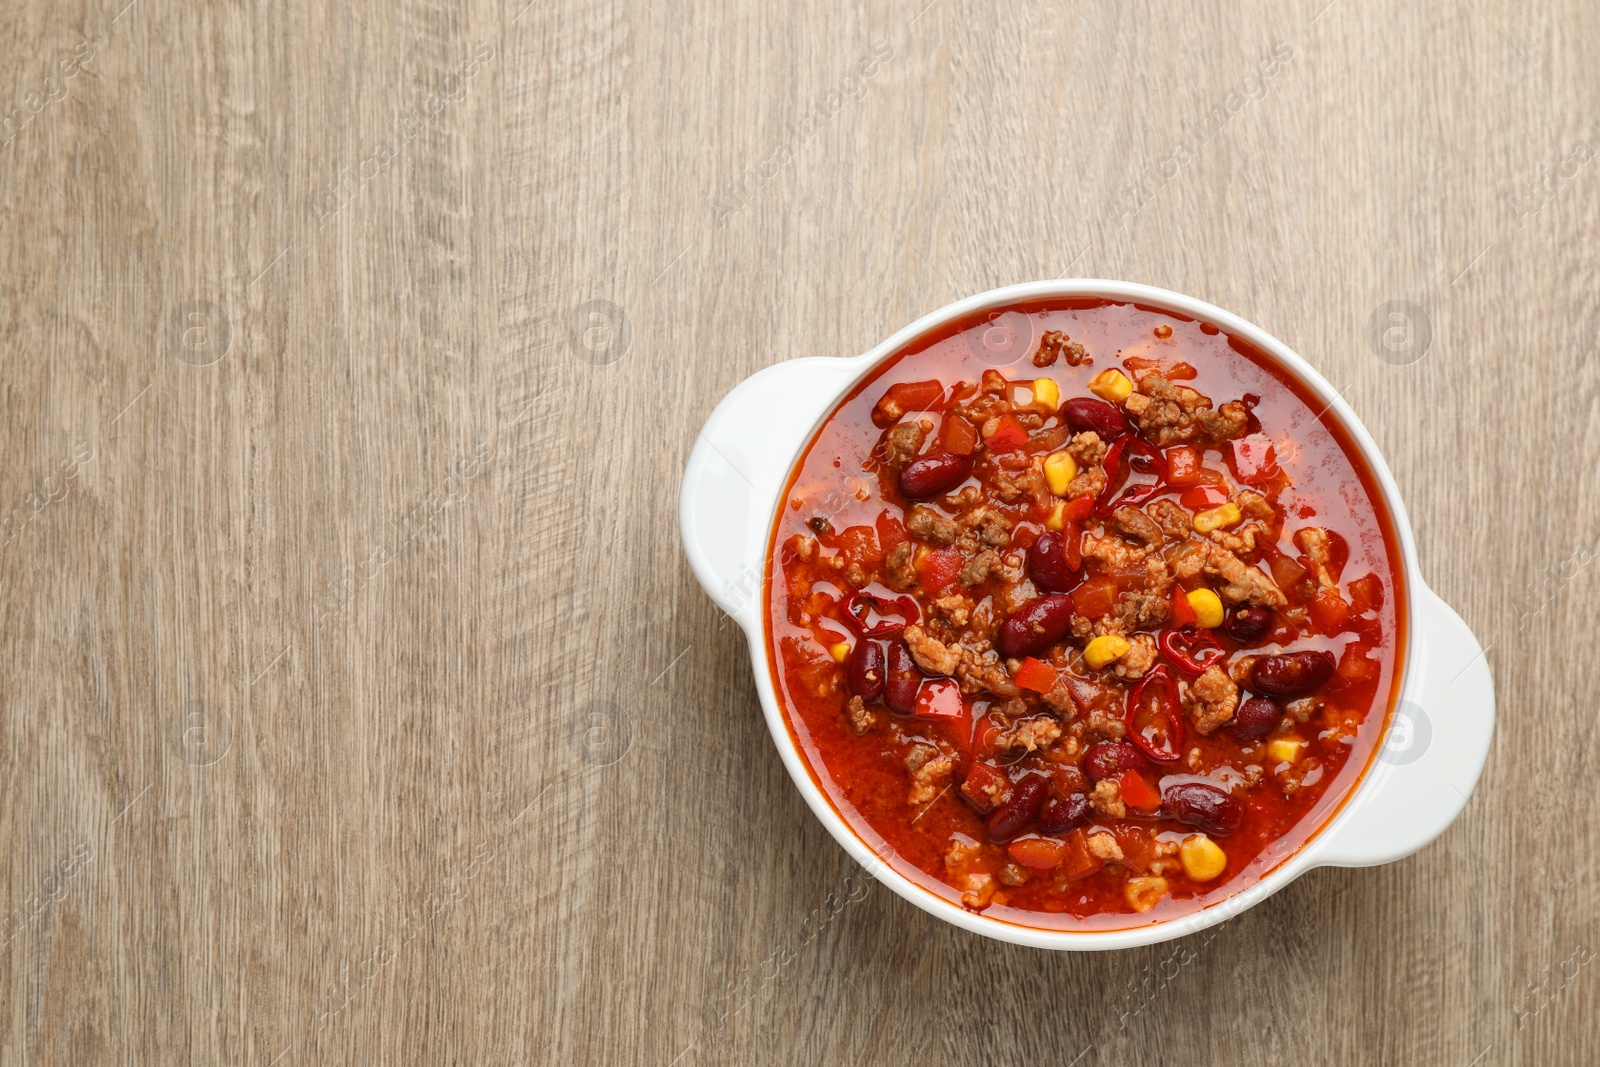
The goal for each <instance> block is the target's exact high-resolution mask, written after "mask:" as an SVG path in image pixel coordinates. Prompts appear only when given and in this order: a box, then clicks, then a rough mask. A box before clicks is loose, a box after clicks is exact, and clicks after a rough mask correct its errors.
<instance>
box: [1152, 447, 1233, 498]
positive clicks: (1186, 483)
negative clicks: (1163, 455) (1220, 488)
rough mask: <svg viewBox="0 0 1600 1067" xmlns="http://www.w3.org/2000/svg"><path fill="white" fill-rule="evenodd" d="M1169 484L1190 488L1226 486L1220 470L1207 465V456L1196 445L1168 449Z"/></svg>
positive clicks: (1225, 480)
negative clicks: (1197, 486)
mask: <svg viewBox="0 0 1600 1067" xmlns="http://www.w3.org/2000/svg"><path fill="white" fill-rule="evenodd" d="M1167 482H1168V484H1170V485H1176V486H1181V487H1184V488H1188V487H1190V486H1196V485H1226V484H1227V479H1226V478H1224V477H1223V476H1222V472H1221V471H1219V470H1212V469H1211V468H1210V467H1207V466H1206V465H1205V454H1204V453H1203V452H1202V451H1201V450H1200V449H1198V448H1196V447H1195V446H1194V445H1174V446H1173V447H1171V448H1169V449H1167Z"/></svg>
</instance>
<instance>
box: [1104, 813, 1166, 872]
mask: <svg viewBox="0 0 1600 1067" xmlns="http://www.w3.org/2000/svg"><path fill="white" fill-rule="evenodd" d="M1111 836H1112V837H1114V838H1116V839H1117V845H1118V846H1119V847H1120V848H1121V849H1122V863H1123V866H1125V867H1127V868H1128V869H1129V870H1131V871H1133V872H1134V873H1135V874H1144V873H1145V872H1146V871H1148V870H1149V869H1150V865H1151V864H1152V863H1154V862H1155V860H1156V843H1155V841H1154V840H1152V839H1151V837H1150V832H1149V831H1148V830H1146V829H1145V828H1144V827H1142V826H1131V825H1129V824H1128V823H1118V824H1117V825H1116V826H1113V827H1112V828H1111Z"/></svg>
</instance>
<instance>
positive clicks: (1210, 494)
mask: <svg viewBox="0 0 1600 1067" xmlns="http://www.w3.org/2000/svg"><path fill="white" fill-rule="evenodd" d="M1227 502H1228V491H1227V490H1226V489H1224V488H1222V487H1221V486H1216V485H1197V486H1195V487H1194V488H1193V489H1186V490H1184V492H1183V495H1181V496H1179V497H1178V503H1180V504H1182V505H1183V506H1184V507H1186V508H1188V509H1189V510H1190V511H1204V510H1205V509H1206V508H1214V507H1216V506H1217V505H1218V504H1226V503H1227Z"/></svg>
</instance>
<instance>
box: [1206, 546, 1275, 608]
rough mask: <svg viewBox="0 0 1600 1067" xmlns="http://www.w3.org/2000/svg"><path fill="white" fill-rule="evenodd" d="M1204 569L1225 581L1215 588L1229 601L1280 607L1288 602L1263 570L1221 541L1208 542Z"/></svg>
mask: <svg viewBox="0 0 1600 1067" xmlns="http://www.w3.org/2000/svg"><path fill="white" fill-rule="evenodd" d="M1205 573H1207V574H1209V575H1211V576H1212V577H1215V578H1221V579H1222V580H1223V581H1224V582H1225V583H1227V584H1225V585H1224V586H1223V587H1222V588H1220V589H1218V590H1217V595H1218V596H1220V597H1221V598H1222V599H1223V600H1225V601H1227V602H1228V603H1230V604H1246V603H1248V604H1259V605H1264V606H1266V607H1271V608H1281V607H1283V606H1284V605H1285V604H1287V603H1288V602H1289V601H1288V598H1286V597H1285V596H1284V595H1283V591H1282V590H1281V589H1279V588H1278V586H1277V584H1276V583H1275V582H1273V580H1272V579H1271V578H1270V577H1268V576H1267V574H1266V573H1265V572H1264V571H1262V570H1261V569H1260V568H1259V567H1251V566H1248V565H1247V564H1245V563H1244V562H1243V561H1242V560H1240V559H1239V557H1238V556H1235V555H1234V554H1233V553H1232V552H1229V551H1228V550H1227V549H1225V548H1223V547H1222V546H1221V545H1212V546H1211V548H1210V551H1209V552H1208V553H1207V554H1206V562H1205Z"/></svg>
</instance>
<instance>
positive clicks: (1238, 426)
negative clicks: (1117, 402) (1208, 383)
mask: <svg viewBox="0 0 1600 1067" xmlns="http://www.w3.org/2000/svg"><path fill="white" fill-rule="evenodd" d="M1123 406H1124V407H1125V408H1127V410H1128V414H1130V415H1132V416H1133V417H1134V418H1135V419H1137V420H1138V422H1139V430H1140V433H1142V434H1143V436H1144V437H1145V438H1146V439H1147V440H1149V441H1150V443H1151V444H1153V445H1155V446H1156V447H1157V448H1166V447H1167V446H1168V445H1175V444H1179V443H1181V442H1184V441H1198V442H1201V443H1203V444H1217V443H1219V442H1221V441H1227V440H1231V439H1233V438H1235V437H1242V436H1243V435H1244V433H1245V431H1246V429H1248V427H1249V419H1250V412H1249V410H1248V409H1246V408H1245V406H1244V405H1243V404H1241V403H1239V402H1238V401H1236V400H1234V401H1229V402H1228V403H1226V404H1224V405H1222V408H1221V409H1220V410H1218V411H1213V410H1211V400H1210V398H1208V397H1205V396H1202V395H1201V394H1200V393H1198V392H1196V391H1195V390H1193V389H1190V388H1189V387H1188V386H1186V385H1174V384H1173V383H1172V382H1169V381H1167V379H1165V378H1163V377H1162V376H1161V375H1159V374H1155V373H1151V374H1146V375H1145V376H1144V378H1143V379H1141V380H1140V382H1139V387H1138V391H1137V392H1134V393H1132V394H1130V395H1129V396H1128V399H1127V400H1125V401H1123Z"/></svg>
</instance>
